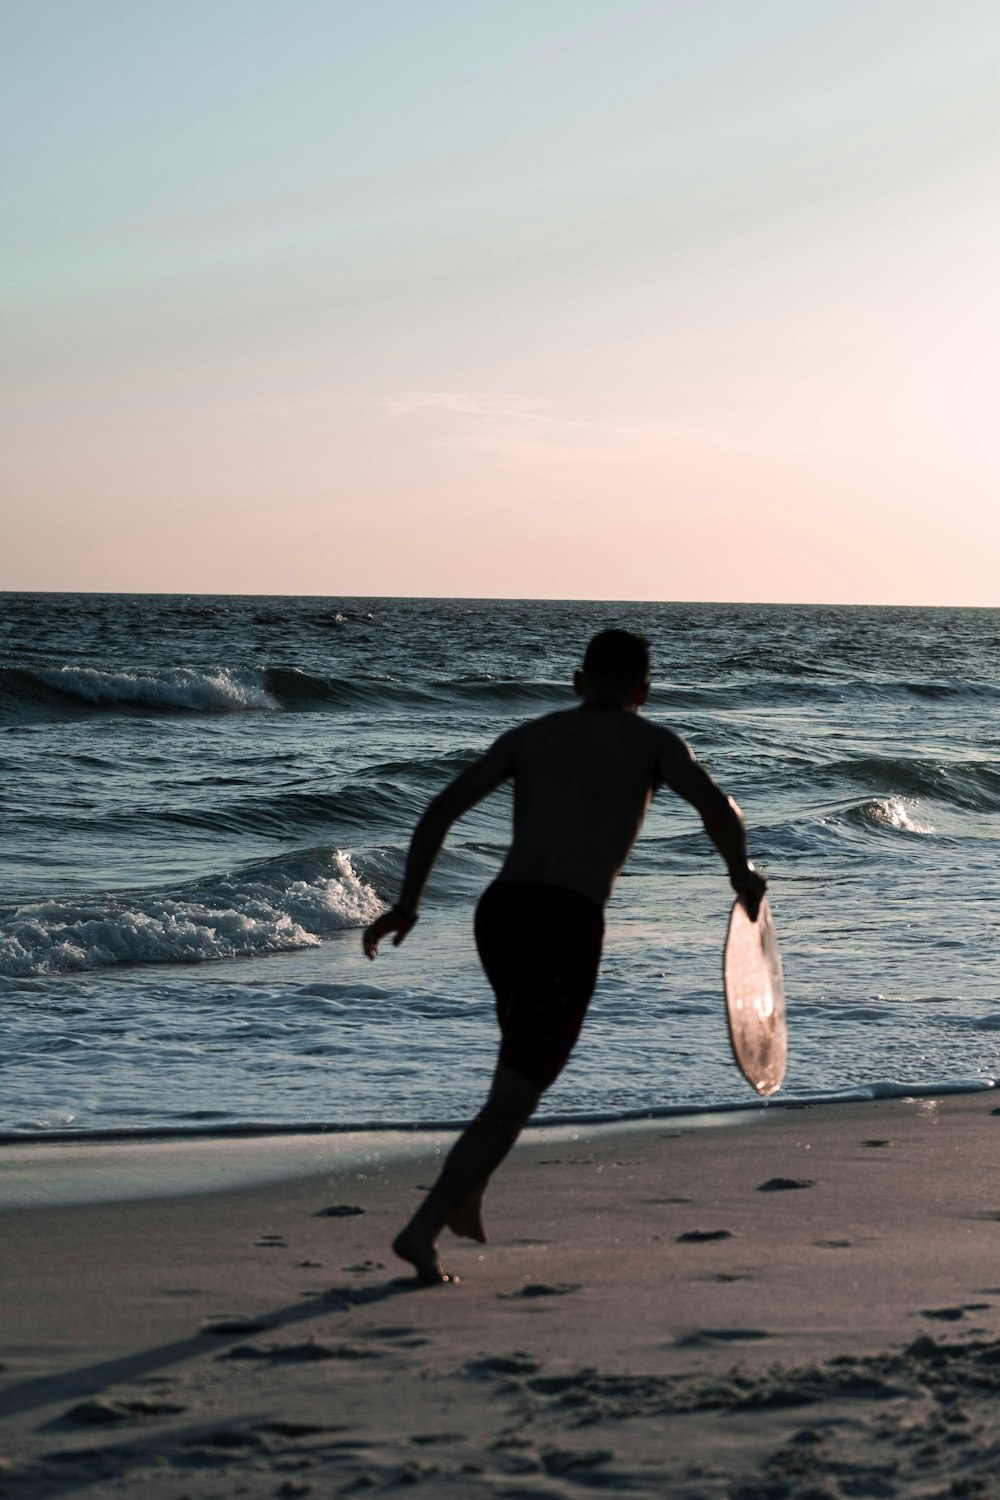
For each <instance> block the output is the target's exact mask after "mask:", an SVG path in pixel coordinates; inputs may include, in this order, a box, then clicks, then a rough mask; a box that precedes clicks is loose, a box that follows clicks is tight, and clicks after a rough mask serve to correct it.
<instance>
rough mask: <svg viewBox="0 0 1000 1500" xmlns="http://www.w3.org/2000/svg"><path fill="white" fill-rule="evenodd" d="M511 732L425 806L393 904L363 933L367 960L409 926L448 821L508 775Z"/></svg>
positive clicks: (511, 764)
mask: <svg viewBox="0 0 1000 1500" xmlns="http://www.w3.org/2000/svg"><path fill="white" fill-rule="evenodd" d="M512 734H513V731H511V732H509V733H507V734H502V735H501V736H500V738H499V739H498V740H497V741H496V742H495V743H494V744H493V745H491V746H490V748H489V750H487V752H486V754H485V755H483V756H481V757H480V758H479V760H477V761H475V762H474V763H473V764H472V765H471V766H467V767H466V769H465V770H464V771H460V772H459V774H458V775H457V776H456V777H455V779H454V781H452V782H449V784H448V785H447V786H446V787H445V789H444V791H443V792H439V794H438V795H437V796H436V797H435V798H434V800H433V801H432V802H431V803H430V804H429V805H428V807H427V810H426V811H425V812H424V814H423V816H422V817H421V819H420V821H419V823H418V824H417V826H416V828H415V829H414V831H413V838H412V839H411V841H410V851H409V853H408V855H407V856H406V870H405V872H404V874H403V887H402V890H401V891H400V893H399V900H398V902H397V903H396V905H395V906H393V907H391V908H390V910H389V911H387V912H384V913H383V915H382V916H381V917H379V918H378V919H377V920H376V921H375V922H373V923H372V925H371V926H370V927H369V928H367V929H366V931H365V934H364V939H363V942H364V949H365V952H366V953H367V955H368V957H369V958H374V957H375V954H376V953H377V951H378V945H379V941H380V939H381V938H383V937H386V936H387V935H388V934H389V933H395V936H394V938H393V945H394V946H395V947H397V948H398V947H399V945H400V943H401V942H402V941H403V939H404V938H405V937H406V934H407V933H408V932H409V931H410V929H411V928H412V927H413V926H414V924H415V922H416V920H417V908H418V907H419V905H420V899H421V897H422V896H423V893H424V886H425V885H426V884H427V877H428V876H429V875H430V872H431V869H432V867H433V864H434V861H435V860H436V859H437V857H438V854H439V853H440V851H441V845H442V844H443V843H444V840H445V835H446V834H447V832H448V829H449V828H450V827H451V825H452V823H454V822H455V820H456V819H457V818H460V817H461V816H462V814H463V813H466V812H468V811H469V809H470V807H475V805H476V803H477V802H481V801H482V799H483V798H484V797H486V796H488V795H489V793H490V792H492V791H495V790H496V788H497V787H498V786H499V785H500V784H501V782H504V781H506V780H507V779H508V777H509V776H511V775H513V771H514V760H513V750H512V745H511V739H512Z"/></svg>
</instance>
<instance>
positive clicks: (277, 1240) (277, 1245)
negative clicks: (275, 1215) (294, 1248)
mask: <svg viewBox="0 0 1000 1500" xmlns="http://www.w3.org/2000/svg"><path fill="white" fill-rule="evenodd" d="M254 1245H255V1246H256V1247H259V1248H260V1249H262V1250H283V1249H285V1241H284V1239H283V1238H282V1236H281V1235H280V1234H262V1235H261V1237H260V1239H259V1240H254Z"/></svg>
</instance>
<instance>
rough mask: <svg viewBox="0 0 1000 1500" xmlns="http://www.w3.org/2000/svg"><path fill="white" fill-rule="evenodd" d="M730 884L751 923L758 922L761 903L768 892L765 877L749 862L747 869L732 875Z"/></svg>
mask: <svg viewBox="0 0 1000 1500" xmlns="http://www.w3.org/2000/svg"><path fill="white" fill-rule="evenodd" d="M729 882H730V884H731V885H732V888H733V890H734V891H735V892H736V895H737V897H738V898H739V903H740V905H741V906H742V907H743V910H744V911H745V912H746V914H747V916H748V917H749V918H750V920H751V922H756V920H757V913H758V912H759V911H760V903H761V901H762V900H763V899H764V892H765V891H766V890H767V881H766V880H765V879H764V877H763V875H762V874H761V873H760V871H759V870H755V869H754V867H753V865H752V864H751V863H750V861H749V860H747V862H746V868H745V869H743V870H737V871H736V872H735V873H733V874H730V877H729Z"/></svg>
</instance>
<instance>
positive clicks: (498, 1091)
mask: <svg viewBox="0 0 1000 1500" xmlns="http://www.w3.org/2000/svg"><path fill="white" fill-rule="evenodd" d="M542 1092H543V1091H542V1089H541V1088H540V1086H539V1085H538V1084H537V1083H534V1082H533V1081H532V1080H531V1079H530V1078H525V1077H524V1075H523V1074H522V1073H515V1072H514V1070H513V1068H508V1067H505V1066H504V1064H503V1063H501V1064H500V1066H499V1067H498V1068H497V1071H496V1076H495V1077H494V1079H493V1087H492V1088H491V1089H490V1093H489V1098H488V1099H487V1100H486V1103H485V1104H484V1105H483V1108H482V1109H481V1111H480V1114H479V1118H480V1120H481V1121H482V1122H483V1124H484V1125H489V1126H493V1127H495V1128H497V1129H514V1130H520V1129H521V1126H522V1125H523V1124H524V1123H525V1121H526V1120H528V1119H529V1118H530V1116H531V1115H532V1114H534V1112H535V1109H536V1107H537V1105H538V1101H539V1099H540V1098H541V1097H542Z"/></svg>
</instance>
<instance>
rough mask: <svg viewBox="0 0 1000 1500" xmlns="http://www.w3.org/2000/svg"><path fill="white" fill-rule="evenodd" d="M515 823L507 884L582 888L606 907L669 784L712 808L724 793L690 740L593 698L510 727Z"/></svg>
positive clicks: (507, 747)
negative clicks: (699, 760)
mask: <svg viewBox="0 0 1000 1500" xmlns="http://www.w3.org/2000/svg"><path fill="white" fill-rule="evenodd" d="M495 748H496V749H497V751H498V752H500V754H503V755H506V756H507V757H508V764H509V772H508V774H509V776H510V777H511V778H512V780H513V783H514V828H513V839H512V842H511V846H510V850H509V852H508V854H507V857H506V859H505V860H504V862H503V866H502V868H501V871H500V879H501V880H533V881H538V882H540V883H542V884H545V885H558V886H563V887H565V888H566V889H568V890H573V891H579V892H580V893H581V894H582V895H584V896H589V897H590V899H591V900H592V901H596V902H597V903H598V905H600V906H603V905H604V904H605V903H606V902H607V900H608V897H609V896H610V895H611V891H612V889H613V887H614V884H615V881H616V879H617V878H618V875H619V872H620V871H621V868H622V866H623V865H624V863H625V861H626V859H627V858H628V855H629V851H630V850H631V848H632V845H633V844H634V843H635V840H636V837H637V836H638V834H639V831H640V829H641V828H642V824H643V819H644V818H645V816H646V810H647V809H648V807H649V804H650V802H651V800H652V798H653V795H654V793H655V792H656V791H657V789H658V788H659V787H660V786H662V785H663V784H664V783H666V784H667V785H669V786H671V787H672V788H673V790H675V791H678V792H680V794H681V795H682V796H684V797H686V798H687V799H688V800H689V801H696V800H697V802H698V803H700V804H702V805H704V806H710V805H711V804H712V803H713V802H714V801H715V800H718V799H721V796H722V794H721V793H719V790H718V788H717V787H716V786H715V784H714V782H712V781H711V780H710V778H709V777H708V776H707V775H706V773H705V772H704V771H703V770H702V768H701V767H700V766H699V765H698V763H697V761H695V759H694V757H693V756H692V754H691V752H690V750H689V749H688V747H687V745H685V743H684V741H683V740H681V739H680V738H678V736H677V735H675V734H672V733H671V731H670V730H669V729H663V728H661V727H660V726H658V725H656V724H651V723H650V722H649V721H648V720H647V719H642V718H640V717H639V715H638V714H637V713H634V712H632V711H631V710H629V709H628V708H624V707H622V706H621V705H620V704H617V703H601V702H599V701H598V702H585V703H584V704H583V705H582V706H581V707H579V708H571V709H566V710H564V711H563V712H561V713H554V714H548V715H546V717H545V718H543V719H536V720H535V721H534V722H533V723H530V724H523V725H521V726H520V727H519V728H518V729H514V730H511V732H510V733H509V734H508V735H505V736H503V738H502V739H501V740H500V741H498V743H497V746H496V747H495Z"/></svg>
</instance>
